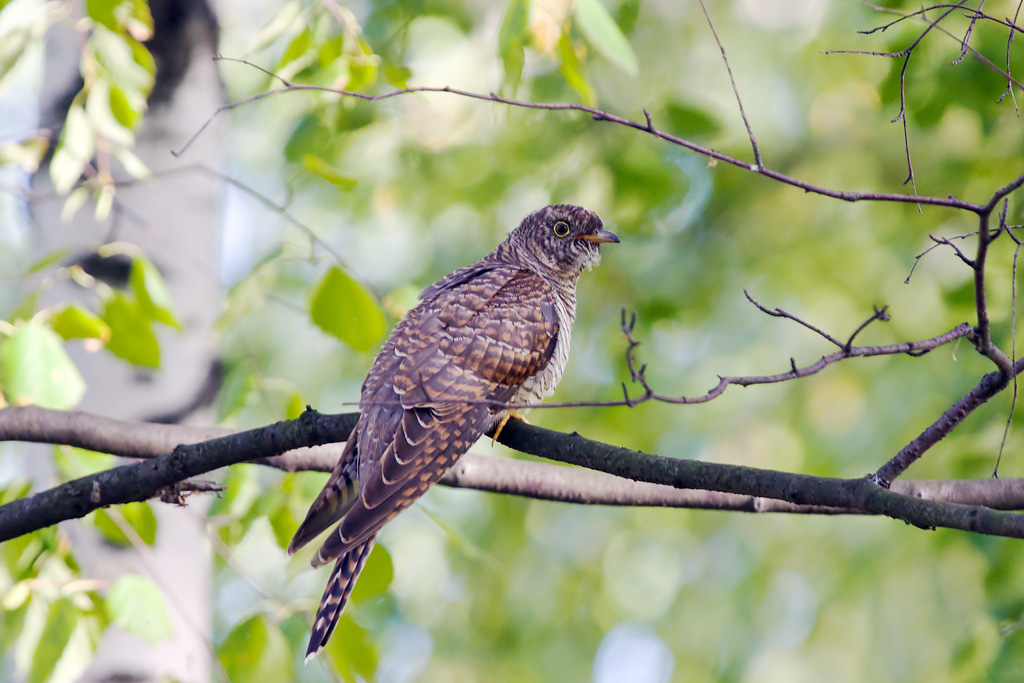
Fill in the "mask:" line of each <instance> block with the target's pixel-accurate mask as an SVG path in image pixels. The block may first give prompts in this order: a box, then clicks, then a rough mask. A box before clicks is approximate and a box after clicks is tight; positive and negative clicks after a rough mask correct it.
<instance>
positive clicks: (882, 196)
mask: <svg viewBox="0 0 1024 683" xmlns="http://www.w3.org/2000/svg"><path fill="white" fill-rule="evenodd" d="M219 59H220V60H223V61H232V62H237V63H240V64H245V65H248V66H255V65H253V64H251V63H250V62H247V61H246V60H242V59H229V58H227V57H220V58H219ZM286 82H287V81H286ZM287 92H327V93H333V94H336V95H341V96H343V97H354V98H357V99H361V100H365V101H367V102H379V101H381V100H386V99H390V98H392V97H399V96H402V95H408V94H411V93H448V94H452V95H457V96H459V97H467V98H470V99H475V100H483V101H487V102H495V103H498V104H503V105H506V106H510V107H520V108H523V109H539V110H545V111H579V112H584V113H586V114H589V115H590V116H591V117H592V118H593V119H594V120H595V121H606V122H609V123H614V124H616V125H620V126H626V127H628V128H633V129H635V130H639V131H643V132H645V133H648V134H650V135H652V136H654V137H656V138H658V139H660V140H664V141H666V142H669V143H671V144H674V145H678V146H680V147H683V148H685V149H689V150H691V151H693V152H696V153H698V154H702V155H704V156H706V157H709V158H711V159H716V160H718V161H722V162H724V163H727V164H729V165H731V166H736V167H737V168H742V169H745V170H747V171H751V172H754V173H758V174H760V175H762V176H764V177H766V178H771V179H772V180H775V181H777V182H781V183H783V184H786V185H790V186H791V187H796V188H799V189H801V190H804V191H805V192H811V193H814V194H819V195H822V196H825V197H832V198H833V199H841V200H843V201H847V202H861V201H876V202H900V203H907V204H924V205H928V206H942V207H946V208H952V209H962V210H966V211H971V212H973V213H977V212H978V211H980V210H981V206H980V205H978V204H975V203H973V202H968V201H964V200H962V199H958V198H956V197H954V196H947V197H928V196H918V195H908V194H899V193H889V192H847V191H843V190H834V189H831V188H827V187H823V186H821V185H816V184H814V183H809V182H807V181H804V180H800V179H798V178H794V177H792V176H788V175H786V174H784V173H780V172H778V171H774V170H772V169H769V168H758V167H757V166H756V165H752V164H750V163H749V162H746V161H743V160H741V159H737V158H736V157H732V156H729V155H728V154H723V153H721V152H718V151H716V150H713V149H711V148H709V147H705V146H703V145H699V144H697V143H695V142H691V141H689V140H686V139H684V138H680V137H678V136H675V135H672V134H670V133H666V132H665V131H662V130H660V129H658V128H654V127H649V126H650V124H649V123H648V121H647V120H646V119H645V120H644V121H643V122H640V121H633V120H631V119H627V118H623V117H621V116H617V115H615V114H612V113H610V112H607V111H604V110H601V109H597V108H595V107H588V106H587V105H583V104H575V103H562V102H524V101H520V100H514V99H509V98H507V97H502V96H500V95H498V94H496V93H489V94H483V93H476V92H470V91H466V90H460V89H458V88H452V87H449V86H443V87H436V86H417V87H409V88H400V89H397V90H392V91H389V92H385V93H381V94H379V95H367V94H366V93H360V92H353V91H351V90H342V89H338V88H327V87H323V86H316V85H302V84H294V83H289V85H287V86H284V87H282V88H279V89H277V90H271V91H268V92H263V93H258V94H256V95H252V96H250V97H246V98H243V99H241V100H237V101H235V102H229V103H228V104H225V105H223V106H221V107H218V108H217V109H216V110H215V111H214V112H213V114H211V115H210V117H209V118H208V119H207V120H206V121H205V122H204V123H203V125H202V126H200V127H199V129H198V130H197V131H196V132H195V133H194V134H193V135H192V136H191V137H190V138H189V139H188V140H187V141H186V142H185V144H184V145H183V146H182V147H181V148H180V149H178V150H176V151H174V152H173V154H174V155H175V156H181V155H182V154H184V153H185V151H186V150H187V149H188V148H189V147H190V146H191V145H192V143H193V142H195V140H196V139H197V138H198V137H199V136H200V135H201V134H202V133H203V131H204V130H206V128H208V127H209V125H210V124H211V123H212V122H213V120H214V119H215V118H216V117H217V116H219V115H220V114H222V113H224V112H226V111H230V110H232V109H236V108H238V107H240V106H243V105H246V104H250V103H252V102H257V101H259V100H262V99H265V98H267V97H272V96H274V95H280V94H283V93H287Z"/></svg>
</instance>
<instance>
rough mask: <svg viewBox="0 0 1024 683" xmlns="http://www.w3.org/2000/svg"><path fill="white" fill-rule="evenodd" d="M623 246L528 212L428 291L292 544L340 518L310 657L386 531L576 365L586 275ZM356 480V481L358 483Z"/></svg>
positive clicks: (327, 546) (367, 388)
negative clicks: (510, 410) (603, 250)
mask: <svg viewBox="0 0 1024 683" xmlns="http://www.w3.org/2000/svg"><path fill="white" fill-rule="evenodd" d="M606 242H618V238H617V237H615V235H613V234H612V233H610V232H608V231H606V230H604V229H603V226H602V223H601V219H600V218H598V217H597V216H596V215H595V214H593V213H591V212H590V211H587V210H586V209H584V208H581V207H578V206H569V205H564V204H560V205H555V206H548V207H545V208H543V209H540V210H538V211H535V212H534V213H532V214H530V215H529V216H527V217H526V219H525V220H524V221H523V222H522V224H520V226H519V227H518V228H516V229H515V230H513V231H512V232H511V233H510V234H509V236H508V238H507V239H506V240H505V241H504V242H502V243H501V244H499V245H498V247H497V248H496V249H495V250H494V251H493V252H491V253H490V254H488V255H487V256H485V257H484V258H483V259H481V260H480V261H478V262H477V263H475V264H473V265H472V266H469V267H467V268H462V269H460V270H457V271H455V272H454V273H451V274H449V275H447V276H445V277H444V278H442V279H441V280H439V281H438V282H436V283H435V284H434V285H432V286H430V287H428V288H427V289H425V290H424V291H423V293H422V294H421V295H420V296H421V302H420V304H419V305H418V306H416V307H415V308H413V309H412V310H411V311H409V313H408V314H406V316H405V317H404V318H403V319H402V320H401V321H400V322H399V323H398V325H396V326H395V329H394V330H393V331H392V332H391V335H390V337H388V340H387V341H386V342H385V343H384V346H383V348H381V350H380V353H378V354H377V358H376V360H375V361H374V363H373V367H372V368H371V369H370V372H369V374H368V375H367V376H366V381H365V382H363V388H362V392H361V397H360V402H359V407H360V412H361V414H360V417H359V422H358V423H357V424H356V427H355V429H354V430H353V432H352V435H351V436H350V437H349V440H348V441H347V442H346V444H345V448H344V449H343V450H342V456H341V459H340V460H339V462H338V465H337V466H336V468H335V471H334V473H333V474H332V475H331V478H330V479H329V480H328V482H327V484H326V486H325V487H324V490H323V491H322V492H321V493H320V496H319V497H318V498H317V499H316V501H315V502H314V503H313V505H312V507H311V508H310V510H309V513H308V514H307V516H306V520H305V521H304V522H303V523H302V525H301V526H300V527H299V529H298V531H297V532H296V533H295V537H294V538H293V539H292V542H291V543H290V544H289V546H288V552H289V553H293V552H295V550H297V549H298V548H300V547H302V546H303V545H305V544H306V543H308V542H309V541H310V540H312V539H313V538H314V537H316V536H317V535H319V534H320V533H321V532H322V531H324V530H325V529H327V528H328V527H329V526H331V525H333V524H334V523H335V522H339V521H340V524H338V525H337V527H335V529H334V530H333V531H332V532H331V533H330V534H329V535H328V536H327V539H326V540H325V541H324V543H323V545H322V546H321V547H320V549H319V550H318V551H317V553H316V555H315V556H314V558H313V566H315V567H318V566H321V565H323V564H326V563H328V562H331V561H332V560H337V562H336V564H335V568H334V571H333V572H332V574H331V579H330V581H329V582H328V585H327V590H326V591H325V593H324V597H323V599H322V600H321V602H320V607H319V609H318V610H317V615H316V619H315V621H314V625H313V633H312V636H311V638H310V642H309V649H308V651H307V659H308V658H309V657H311V656H313V655H315V654H316V653H317V652H318V651H319V650H320V648H322V647H323V645H324V644H325V643H326V642H327V639H328V638H329V637H330V635H331V633H332V631H333V630H334V626H335V624H336V623H337V620H338V617H339V616H340V614H341V611H342V610H343V609H344V607H345V603H346V602H347V601H348V596H349V594H350V593H351V591H352V587H353V586H354V584H355V581H356V579H357V577H358V575H359V572H360V570H361V569H362V567H363V565H364V564H365V562H366V558H367V557H368V556H369V554H370V550H371V549H372V547H373V543H374V540H375V539H376V537H377V533H378V532H379V531H380V529H381V527H382V526H384V524H386V523H387V522H388V521H390V520H391V519H392V518H393V517H394V516H395V515H397V514H398V513H400V512H401V511H402V510H404V509H405V508H407V507H408V506H409V505H411V504H412V503H413V502H414V501H415V500H416V499H417V498H419V497H420V496H421V495H423V493H424V492H425V491H426V490H427V489H428V488H430V487H431V486H432V485H433V484H435V483H436V482H437V481H438V480H439V479H440V478H441V477H443V476H444V474H445V473H446V472H447V471H448V470H449V469H450V468H451V467H452V465H454V464H455V463H456V461H458V459H459V458H460V457H462V455H463V454H464V453H465V452H466V451H467V450H469V448H470V447H471V446H472V445H473V444H474V443H475V442H476V440H477V439H479V438H480V436H481V435H483V434H484V433H485V432H486V431H487V430H488V429H490V428H491V427H492V426H493V425H494V424H495V423H496V422H497V421H498V420H499V419H501V418H502V417H503V416H504V415H505V414H506V413H507V411H506V410H503V409H502V408H501V407H500V406H495V405H493V402H499V403H536V402H538V401H540V400H542V399H543V398H545V397H547V396H550V395H551V394H552V393H553V392H554V389H555V386H556V385H557V384H558V381H559V379H561V376H562V372H563V370H564V369H565V365H566V362H567V360H568V357H569V335H570V331H571V328H572V324H573V321H574V320H575V317H576V281H577V280H578V278H579V276H580V273H581V272H582V271H583V269H584V268H586V267H589V266H593V265H595V264H596V263H597V262H598V261H599V259H600V245H601V244H602V243H606ZM357 481H358V483H357Z"/></svg>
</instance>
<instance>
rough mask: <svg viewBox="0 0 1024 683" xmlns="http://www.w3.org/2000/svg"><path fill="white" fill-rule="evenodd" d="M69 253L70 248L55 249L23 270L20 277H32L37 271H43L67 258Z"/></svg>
mask: <svg viewBox="0 0 1024 683" xmlns="http://www.w3.org/2000/svg"><path fill="white" fill-rule="evenodd" d="M70 253H71V248H70V247H62V248H60V249H56V250H54V251H51V252H50V253H49V254H47V255H46V256H43V257H42V258H40V259H39V260H38V261H35V262H33V263H32V265H30V266H29V267H28V268H26V269H25V270H24V272H23V273H22V277H26V276H28V275H33V274H34V273H38V272H39V271H41V270H43V269H44V268H46V267H47V266H51V265H53V264H54V263H57V262H58V261H60V260H62V259H64V258H66V257H67V256H68V254H70Z"/></svg>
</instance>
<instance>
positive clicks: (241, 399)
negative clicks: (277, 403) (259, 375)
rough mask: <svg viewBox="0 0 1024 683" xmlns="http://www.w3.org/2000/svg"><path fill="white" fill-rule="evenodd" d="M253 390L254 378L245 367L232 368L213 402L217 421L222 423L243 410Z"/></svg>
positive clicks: (254, 385)
mask: <svg viewBox="0 0 1024 683" xmlns="http://www.w3.org/2000/svg"><path fill="white" fill-rule="evenodd" d="M255 388H256V378H255V377H254V376H253V374H252V372H251V371H250V370H249V367H248V366H247V365H245V364H244V363H243V364H240V365H237V366H235V367H234V368H232V369H231V371H230V372H229V373H228V374H227V377H225V378H224V382H223V383H222V384H221V387H220V391H218V392H217V398H216V400H215V401H214V407H215V408H216V410H217V420H218V421H219V422H223V421H224V420H226V419H228V418H229V417H231V416H232V415H234V414H235V413H237V412H238V411H240V410H241V409H242V408H244V407H245V406H246V404H247V403H248V402H249V397H250V396H251V395H252V392H253V390H254V389H255Z"/></svg>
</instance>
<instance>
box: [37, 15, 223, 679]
mask: <svg viewBox="0 0 1024 683" xmlns="http://www.w3.org/2000/svg"><path fill="white" fill-rule="evenodd" d="M151 7H152V11H153V15H154V20H155V35H154V39H153V41H151V42H150V43H149V44H148V47H149V48H150V50H151V51H152V52H153V54H154V58H155V59H156V63H157V67H158V71H159V73H158V76H157V85H156V87H155V89H154V93H153V96H152V97H151V101H150V111H149V112H148V113H147V115H146V117H145V120H144V123H143V125H142V126H141V129H140V130H139V131H138V132H137V140H138V142H137V146H136V147H135V152H136V154H137V155H138V156H139V157H140V158H141V159H142V160H143V161H144V162H145V163H146V165H147V166H148V167H149V168H150V169H151V170H152V171H154V172H155V174H156V176H155V178H154V179H153V180H152V181H151V182H147V183H141V184H136V185H133V186H131V187H126V188H123V189H119V190H118V191H117V202H118V205H117V206H115V209H114V211H112V212H111V215H110V217H109V218H107V219H106V220H103V221H101V222H97V221H95V220H94V219H93V215H92V211H91V210H90V209H91V207H90V206H89V205H88V204H87V205H86V206H85V207H83V208H82V209H80V210H79V211H78V212H77V213H76V215H75V216H74V219H73V220H72V221H71V223H70V224H61V222H60V212H61V208H62V205H63V200H62V199H59V198H58V199H53V200H48V201H39V202H35V203H33V205H32V207H31V213H32V221H33V231H34V235H35V239H34V242H35V244H34V251H35V252H36V255H37V256H42V255H44V254H47V253H50V252H52V251H53V250H55V249H57V248H60V247H67V246H69V245H70V246H72V248H73V252H74V253H75V254H76V255H77V256H84V255H88V254H89V253H91V252H92V251H93V250H94V249H95V248H96V246H97V245H99V244H102V243H105V242H110V241H124V242H129V243H132V244H135V245H137V246H139V247H140V248H141V249H142V251H143V252H145V253H146V254H147V255H148V256H149V258H150V259H151V260H152V261H153V263H154V264H155V265H156V267H157V268H158V269H159V270H160V272H161V273H162V275H163V277H164V278H165V280H166V282H167V286H168V288H169V290H170V293H171V297H172V300H173V302H174V306H175V312H176V314H177V316H178V318H179V320H180V321H181V323H182V325H183V326H184V331H183V332H182V333H180V334H179V333H177V332H175V331H174V330H172V329H170V328H167V327H164V326H160V325H157V334H158V336H159V338H160V348H161V366H160V369H159V370H158V371H146V370H139V369H136V368H134V367H132V366H130V365H129V364H127V363H126V362H124V361H121V360H118V359H115V358H113V357H112V356H111V354H109V353H105V352H100V353H88V352H86V351H85V349H84V348H83V347H82V346H80V345H78V346H77V347H76V348H73V349H71V352H72V355H73V357H74V359H75V361H76V363H77V364H78V367H79V368H80V369H81V371H82V374H83V376H84V377H85V380H86V382H87V384H88V392H87V393H86V396H85V399H84V401H83V402H82V405H81V407H82V409H84V410H88V411H92V412H96V413H101V414H104V415H109V416H114V417H121V418H132V419H146V420H149V419H161V418H164V419H167V420H170V421H179V420H182V419H188V420H192V419H195V420H196V421H201V422H205V423H209V421H210V420H211V418H210V416H209V415H208V414H204V412H203V411H204V406H208V405H209V396H210V394H211V392H212V390H214V389H215V387H216V379H217V372H216V368H217V363H216V355H215V349H214V346H213V323H214V321H215V319H216V317H217V315H218V313H219V311H218V302H219V301H220V300H221V298H222V297H221V291H220V284H219V275H218V270H219V269H218V263H219V258H218V257H219V245H220V225H221V203H222V194H223V187H222V186H221V184H220V183H219V182H217V181H216V180H215V179H214V178H213V177H212V176H211V175H209V174H206V173H204V172H202V171H200V170H187V169H185V170H181V171H177V172H172V173H167V171H168V170H169V169H174V168H182V167H185V166H191V165H204V166H205V167H207V168H209V169H216V168H217V166H218V163H219V155H220V152H221V142H222V135H221V134H220V131H219V130H218V129H217V127H216V126H213V127H211V128H210V129H208V130H207V131H206V133H205V134H204V135H203V138H202V141H201V143H200V144H197V145H195V146H194V147H193V148H192V149H191V150H190V152H189V155H188V158H187V159H186V160H177V159H175V158H174V157H173V156H172V155H171V153H170V150H172V149H175V148H178V147H180V146H181V145H182V144H183V142H184V141H185V140H186V139H187V138H188V137H189V136H190V135H192V133H194V132H195V131H196V130H197V129H198V128H199V126H200V125H202V123H203V121H204V120H205V119H206V118H207V117H209V116H210V114H211V113H212V112H213V111H214V110H215V109H216V108H217V107H218V106H220V104H222V89H221V84H220V81H219V78H218V74H217V69H216V65H215V63H214V62H213V60H212V58H213V56H214V54H215V51H216V41H217V27H216V22H215V19H214V17H213V14H212V11H211V9H210V8H209V7H208V6H207V5H206V4H205V2H203V1H202V0H189V1H188V2H182V1H179V2H176V1H175V0H151ZM79 58H80V53H79V41H78V38H77V36H76V35H74V33H73V31H72V30H71V29H70V27H69V26H67V25H63V26H57V27H55V28H54V29H52V30H51V32H50V35H48V36H47V64H46V71H45V79H46V80H45V83H44V86H43V90H42V98H41V107H40V110H41V112H42V114H41V115H42V118H43V124H44V125H52V124H54V123H55V122H59V121H60V120H61V119H62V118H63V115H64V113H65V111H66V107H67V106H68V103H69V98H70V96H71V95H73V94H74V92H76V91H77V89H78V87H79V81H78V67H79ZM58 125H59V124H58ZM47 170H48V169H47V168H45V167H44V168H43V169H41V171H40V172H39V173H38V174H37V175H36V177H35V178H34V179H33V190H34V191H35V192H37V193H39V194H41V195H44V196H46V195H49V194H50V193H51V192H52V186H51V185H50V183H49V179H48V175H47ZM119 178H126V176H125V175H124V174H121V175H120V176H119ZM72 258H74V257H72ZM93 261H95V258H94V259H93ZM104 265H105V266H106V268H105V270H108V271H111V272H110V273H109V274H111V275H112V277H111V283H112V284H113V281H116V280H117V279H118V277H119V276H126V275H127V273H126V272H125V269H124V265H125V264H124V263H123V262H122V263H118V262H116V261H108V262H104ZM118 271H121V272H118ZM94 296H95V295H94V294H93V293H91V292H88V291H85V290H83V289H82V288H80V287H77V286H76V285H74V284H73V283H71V282H70V281H68V280H65V281H61V282H57V283H56V286H55V287H54V289H53V290H52V291H50V292H48V293H47V294H46V297H47V301H49V302H52V301H58V300H64V299H80V300H86V301H90V299H91V298H92V299H93V303H94ZM35 460H47V461H48V460H49V459H48V458H35ZM40 474H42V473H37V475H40ZM48 476H52V474H51V475H48ZM192 500H193V501H194V500H195V498H193V499H192ZM152 505H153V507H154V510H155V512H156V515H157V520H158V533H157V541H156V544H155V545H154V546H152V547H145V546H143V547H142V548H137V547H129V548H118V547H113V546H111V545H110V544H108V543H106V542H105V541H104V540H103V539H101V538H100V537H99V536H98V535H97V534H95V533H92V532H91V531H90V530H88V529H86V528H84V527H83V526H82V525H80V524H78V523H75V524H65V528H66V529H67V530H68V532H69V533H71V535H72V537H73V539H74V552H75V555H76V557H77V559H78V560H79V561H80V562H81V565H82V573H83V575H86V576H90V577H95V578H101V579H115V578H116V577H117V576H119V575H120V574H122V573H124V572H137V573H140V574H143V575H145V576H149V577H150V578H152V579H153V580H154V581H156V583H157V584H158V585H160V586H161V587H162V588H163V590H164V595H165V597H166V600H167V605H168V611H169V616H170V618H171V626H172V630H173V635H172V637H171V638H170V639H168V640H165V641H164V642H162V643H161V644H159V645H158V646H155V647H153V646H150V645H147V644H146V643H144V642H142V641H139V640H137V639H135V638H133V637H132V636H129V635H127V634H126V633H124V632H122V631H120V630H119V629H117V628H116V627H111V629H110V630H109V631H108V633H107V634H106V635H105V636H104V639H103V642H102V643H101V645H100V648H99V651H98V652H97V656H96V658H95V660H94V662H93V663H92V665H91V666H90V667H89V669H88V670H87V672H86V673H85V675H84V677H83V679H82V680H84V681H88V682H90V683H99V682H113V681H119V682H128V681H131V682H135V681H138V682H145V681H154V682H155V681H159V680H168V679H170V680H175V681H181V682H182V683H192V682H199V683H202V682H205V681H209V680H210V679H211V666H213V650H212V645H211V609H210V604H211V571H212V570H211V550H210V543H209V540H208V537H207V534H206V528H205V520H204V517H203V510H202V509H201V508H202V507H203V506H202V505H201V504H197V503H195V502H193V503H192V504H190V505H189V507H187V508H177V507H172V506H169V505H166V504H163V503H159V502H154V503H152Z"/></svg>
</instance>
